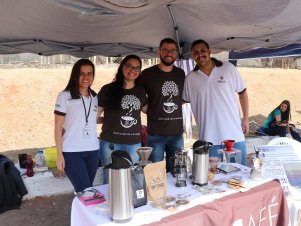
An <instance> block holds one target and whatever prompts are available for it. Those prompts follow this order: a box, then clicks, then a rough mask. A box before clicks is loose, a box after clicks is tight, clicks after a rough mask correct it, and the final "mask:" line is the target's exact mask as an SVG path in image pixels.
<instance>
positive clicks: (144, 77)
mask: <svg viewBox="0 0 301 226" xmlns="http://www.w3.org/2000/svg"><path fill="white" fill-rule="evenodd" d="M159 56H160V63H159V64H158V65H154V66H152V67H149V68H147V69H145V70H143V72H142V74H141V79H140V81H141V84H142V85H143V86H144V87H145V90H146V93H147V96H148V111H147V145H148V146H150V147H152V148H153V151H152V153H151V156H150V160H151V161H152V162H158V161H162V160H163V159H164V151H165V152H166V170H167V172H169V171H170V165H169V159H170V158H171V157H172V156H174V153H175V151H176V150H179V149H181V148H182V147H183V146H184V141H183V116H182V92H183V85H184V79H185V72H184V71H183V70H182V69H180V68H178V67H176V66H174V65H173V63H174V62H175V60H176V56H177V45H176V42H175V41H174V40H173V39H170V38H165V39H163V40H161V42H160V46H159Z"/></svg>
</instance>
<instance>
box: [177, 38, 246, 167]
mask: <svg viewBox="0 0 301 226" xmlns="http://www.w3.org/2000/svg"><path fill="white" fill-rule="evenodd" d="M191 51H192V57H193V59H194V60H195V62H196V64H197V65H196V67H195V68H194V70H193V71H191V72H190V73H189V74H188V76H187V77H186V79H185V85H184V91H183V101H185V102H190V104H191V108H192V112H193V115H194V118H195V120H196V123H197V126H198V131H199V139H204V140H206V141H209V142H212V143H213V146H212V148H211V149H210V152H209V156H217V157H220V158H222V155H221V154H218V152H217V151H218V149H221V148H223V147H222V146H221V142H222V141H224V140H227V139H233V140H235V144H234V148H235V149H239V150H241V152H242V164H243V165H246V157H247V150H246V143H245V137H244V133H246V134H247V133H248V132H249V119H248V117H249V103H248V94H247V89H246V86H245V84H244V81H243V79H242V77H241V75H240V74H239V72H238V70H237V69H236V68H235V67H234V66H233V65H232V64H231V63H228V62H225V63H222V62H221V61H218V60H216V59H214V58H210V55H211V50H210V48H209V45H208V43H207V42H205V41H204V40H201V39H199V40H196V41H194V42H193V43H192V46H191ZM237 94H238V96H239V102H240V105H241V109H242V114H243V118H242V120H241V118H240V110H239V105H238V101H237Z"/></svg>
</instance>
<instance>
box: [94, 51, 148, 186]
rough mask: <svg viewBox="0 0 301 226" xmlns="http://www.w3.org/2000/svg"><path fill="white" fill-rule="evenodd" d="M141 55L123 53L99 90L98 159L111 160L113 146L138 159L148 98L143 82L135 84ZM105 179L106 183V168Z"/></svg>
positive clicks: (133, 159) (133, 158)
mask: <svg viewBox="0 0 301 226" xmlns="http://www.w3.org/2000/svg"><path fill="white" fill-rule="evenodd" d="M141 66H142V65H141V59H140V58H139V57H138V56H136V55H129V56H127V57H125V58H124V59H123V60H122V61H121V63H120V65H119V67H118V71H117V73H116V76H115V78H114V80H113V82H111V83H109V84H107V85H104V86H103V87H102V88H101V90H100V91H99V93H98V106H99V108H100V112H101V113H103V114H104V115H103V126H102V132H101V134H100V160H101V163H102V165H107V164H109V163H110V156H111V153H112V151H114V150H123V151H127V152H128V153H129V154H130V156H131V159H132V161H133V163H136V162H138V160H139V156H138V154H137V152H136V149H137V148H138V147H141V117H140V113H141V111H143V112H145V113H146V110H147V99H146V93H145V90H144V88H143V87H142V86H139V85H137V84H136V81H137V78H138V77H139V75H140V72H141ZM104 183H108V172H107V171H105V176H104Z"/></svg>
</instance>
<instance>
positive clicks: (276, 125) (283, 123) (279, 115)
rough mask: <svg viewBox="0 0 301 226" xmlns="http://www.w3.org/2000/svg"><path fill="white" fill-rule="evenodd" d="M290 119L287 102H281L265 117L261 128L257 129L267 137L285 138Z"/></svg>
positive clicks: (289, 107)
mask: <svg viewBox="0 0 301 226" xmlns="http://www.w3.org/2000/svg"><path fill="white" fill-rule="evenodd" d="M290 119H291V106H290V102H289V101H288V100H284V101H282V102H281V104H280V105H279V106H277V107H276V108H275V109H274V110H273V111H272V112H271V113H270V114H269V115H268V117H267V119H266V121H265V122H264V123H263V126H262V127H261V128H259V129H258V132H259V131H261V132H263V133H265V134H267V135H269V136H280V137H285V136H286V133H287V130H286V128H287V126H288V121H289V120H290Z"/></svg>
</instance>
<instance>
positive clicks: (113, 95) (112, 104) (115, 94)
mask: <svg viewBox="0 0 301 226" xmlns="http://www.w3.org/2000/svg"><path fill="white" fill-rule="evenodd" d="M131 59H135V60H138V61H139V63H140V68H141V67H142V61H141V59H140V57H138V56H137V55H128V56H126V57H125V58H124V59H123V60H122V61H121V63H120V65H119V67H118V70H117V73H116V75H115V78H114V79H113V82H112V86H111V89H110V98H109V101H108V108H109V109H118V108H119V107H120V103H121V98H122V96H123V95H124V86H125V83H124V77H123V72H122V69H123V66H124V65H125V64H126V63H127V62H128V61H129V60H131ZM139 76H140V74H139ZM139 76H138V77H137V79H135V84H137V83H138V78H139Z"/></svg>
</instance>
